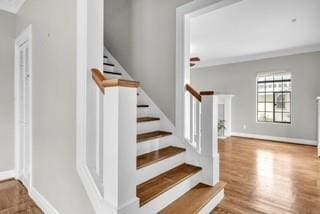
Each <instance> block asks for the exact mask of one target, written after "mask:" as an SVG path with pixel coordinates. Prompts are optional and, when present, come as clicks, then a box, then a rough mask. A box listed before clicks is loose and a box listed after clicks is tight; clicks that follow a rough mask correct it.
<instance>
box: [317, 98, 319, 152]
mask: <svg viewBox="0 0 320 214" xmlns="http://www.w3.org/2000/svg"><path fill="white" fill-rule="evenodd" d="M317 102H318V157H320V97H317Z"/></svg>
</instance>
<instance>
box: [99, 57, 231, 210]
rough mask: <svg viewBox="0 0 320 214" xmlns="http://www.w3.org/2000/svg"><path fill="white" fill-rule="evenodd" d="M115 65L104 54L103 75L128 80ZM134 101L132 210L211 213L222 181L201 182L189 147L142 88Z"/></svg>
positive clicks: (197, 166)
mask: <svg viewBox="0 0 320 214" xmlns="http://www.w3.org/2000/svg"><path fill="white" fill-rule="evenodd" d="M117 64H118V63H117V62H115V59H113V58H112V56H111V55H110V54H109V53H107V54H106V56H104V75H105V76H106V78H107V79H131V78H130V76H129V75H128V74H127V73H126V72H125V71H124V70H123V68H121V67H120V65H119V64H118V65H117ZM137 103H138V104H137V116H138V118H137V138H136V142H137V147H136V148H137V159H136V161H137V162H136V168H137V172H136V195H137V197H138V199H139V209H138V210H137V211H132V213H135V212H136V213H141V214H152V213H168V214H174V213H181V214H189V213H190V214H193V213H210V212H211V211H212V210H213V209H214V208H215V206H216V205H217V204H218V203H219V202H220V201H221V200H222V198H223V194H224V186H225V184H224V183H223V182H218V183H216V184H215V185H213V186H211V185H208V184H205V183H203V182H202V181H203V176H204V175H203V170H204V169H203V168H202V167H201V166H200V164H199V165H196V164H194V163H191V161H189V159H188V158H187V157H188V155H190V154H189V152H188V151H189V150H190V147H189V146H187V145H184V143H182V142H181V140H179V139H178V137H177V136H175V133H174V128H173V126H172V125H171V126H170V125H168V124H169V123H170V122H168V119H167V118H166V117H165V116H164V114H163V113H162V112H161V111H160V110H159V109H158V108H157V107H156V106H155V104H154V103H153V102H152V101H151V100H150V98H148V97H147V95H146V94H145V93H144V91H143V90H142V89H141V88H139V89H138V93H137ZM191 155H192V154H191ZM195 163H196V162H195ZM214 170H215V169H214ZM217 170H219V169H217ZM128 179H134V178H128Z"/></svg>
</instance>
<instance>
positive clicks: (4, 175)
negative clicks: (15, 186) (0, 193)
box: [0, 170, 17, 181]
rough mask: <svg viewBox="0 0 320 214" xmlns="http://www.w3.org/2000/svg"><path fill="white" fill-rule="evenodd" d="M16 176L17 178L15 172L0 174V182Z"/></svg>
mask: <svg viewBox="0 0 320 214" xmlns="http://www.w3.org/2000/svg"><path fill="white" fill-rule="evenodd" d="M16 176H17V174H16V171H15V170H9V171H4V172H0V181H2V180H6V179H9V178H15V177H16Z"/></svg>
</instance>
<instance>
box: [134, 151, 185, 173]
mask: <svg viewBox="0 0 320 214" xmlns="http://www.w3.org/2000/svg"><path fill="white" fill-rule="evenodd" d="M185 151H186V150H185V149H183V148H178V147H174V146H169V147H167V148H164V149H160V150H157V151H154V152H150V153H147V154H143V155H140V156H138V157H137V169H141V168H143V167H147V166H150V165H152V164H154V163H157V162H159V161H162V160H165V159H167V158H170V157H173V156H175V155H178V154H180V153H183V152H185Z"/></svg>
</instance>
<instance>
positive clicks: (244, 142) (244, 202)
mask: <svg viewBox="0 0 320 214" xmlns="http://www.w3.org/2000/svg"><path fill="white" fill-rule="evenodd" d="M219 151H220V160H221V175H220V176H221V180H222V181H224V182H226V183H227V186H226V187H225V199H224V201H223V202H222V203H221V204H220V205H219V206H218V207H217V208H216V209H215V210H214V213H218V214H221V213H230V214H231V213H245V214H250V213H272V214H286V213H299V214H319V213H320V159H319V158H317V156H316V151H317V149H316V147H312V146H303V145H294V144H286V143H278V142H270V141H262V140H253V139H245V138H234V137H232V138H230V139H227V140H224V141H220V142H219Z"/></svg>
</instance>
